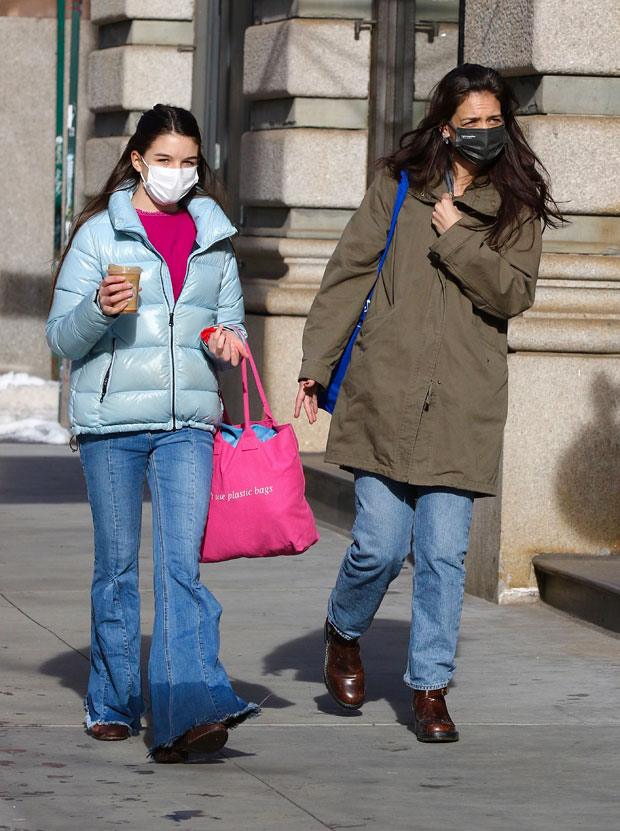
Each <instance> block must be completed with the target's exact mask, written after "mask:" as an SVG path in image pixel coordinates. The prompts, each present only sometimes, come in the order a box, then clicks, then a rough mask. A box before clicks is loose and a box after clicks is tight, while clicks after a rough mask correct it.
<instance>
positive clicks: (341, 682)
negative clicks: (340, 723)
mask: <svg viewBox="0 0 620 831" xmlns="http://www.w3.org/2000/svg"><path fill="white" fill-rule="evenodd" d="M325 644H326V646H325V664H324V667H323V678H324V679H325V686H326V687H327V689H328V691H329V693H330V695H331V697H332V698H333V699H334V701H335V702H336V703H337V704H340V706H341V707H344V708H345V709H347V710H357V709H358V708H359V707H361V706H362V704H363V702H364V696H365V695H366V682H365V680H364V667H363V665H362V659H361V657H360V647H359V643H358V639H357V638H355V640H347V639H346V638H343V637H341V636H340V635H339V634H338V632H336V630H335V629H334V627H333V626H332V625H331V623H330V622H329V621H328V620H326V621H325Z"/></svg>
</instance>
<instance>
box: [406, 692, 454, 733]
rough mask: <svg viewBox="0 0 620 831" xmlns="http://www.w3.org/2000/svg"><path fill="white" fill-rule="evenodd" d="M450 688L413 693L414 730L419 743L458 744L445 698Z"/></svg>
mask: <svg viewBox="0 0 620 831" xmlns="http://www.w3.org/2000/svg"><path fill="white" fill-rule="evenodd" d="M446 695H448V688H447V687H442V689H440V690H414V691H413V729H414V731H415V734H416V736H417V737H418V741H419V742H458V740H459V734H458V732H457V729H456V727H455V726H454V722H453V721H452V719H451V718H450V714H449V713H448V708H447V707H446V701H445V696H446Z"/></svg>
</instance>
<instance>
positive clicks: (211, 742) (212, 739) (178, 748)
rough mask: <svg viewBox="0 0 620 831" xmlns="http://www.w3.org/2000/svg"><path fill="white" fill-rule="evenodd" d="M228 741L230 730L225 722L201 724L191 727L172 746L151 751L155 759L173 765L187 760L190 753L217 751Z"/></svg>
mask: <svg viewBox="0 0 620 831" xmlns="http://www.w3.org/2000/svg"><path fill="white" fill-rule="evenodd" d="M227 741H228V730H227V729H226V727H225V726H224V725H223V724H220V723H219V722H216V723H214V724H199V725H198V726H197V727H191V728H190V729H189V730H187V731H186V732H185V733H183V735H182V736H179V738H178V739H177V740H176V741H175V742H174V744H173V745H172V746H171V747H157V748H155V750H153V751H152V752H151V756H152V757H153V759H154V761H156V762H159V763H160V764H166V765H171V764H175V763H177V762H185V761H187V759H188V758H189V754H190V753H217V751H218V750H221V749H222V748H223V747H224V745H225V744H226V742H227Z"/></svg>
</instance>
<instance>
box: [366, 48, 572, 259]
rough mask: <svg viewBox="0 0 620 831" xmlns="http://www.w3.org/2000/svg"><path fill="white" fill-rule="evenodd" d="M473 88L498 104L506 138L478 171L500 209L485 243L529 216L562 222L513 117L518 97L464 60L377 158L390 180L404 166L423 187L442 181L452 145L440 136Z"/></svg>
mask: <svg viewBox="0 0 620 831" xmlns="http://www.w3.org/2000/svg"><path fill="white" fill-rule="evenodd" d="M473 92H489V93H491V95H494V96H495V97H496V98H497V99H498V101H499V103H500V106H501V110H502V116H503V119H504V125H505V127H506V134H507V140H506V145H505V147H504V150H503V152H502V153H500V155H499V156H498V158H497V159H496V160H495V161H494V162H492V163H491V164H490V165H488V166H486V167H485V168H484V169H483V173H484V174H485V176H488V179H489V180H490V181H491V183H492V184H493V185H494V186H495V188H496V189H497V192H498V193H499V196H500V198H501V207H500V209H499V212H498V214H497V216H496V217H494V218H493V219H492V220H490V221H489V222H488V224H487V225H486V226H484V227H485V228H486V230H487V242H488V244H489V245H490V246H491V247H492V248H495V249H497V248H501V247H502V246H503V245H505V244H506V243H507V242H508V241H509V240H510V238H511V237H512V236H513V234H516V235H517V236H518V234H519V231H520V228H521V226H522V225H523V224H524V222H525V221H526V220H527V219H528V218H530V217H531V216H532V215H534V216H535V217H537V218H539V219H541V220H542V222H543V225H544V228H546V227H547V226H551V227H552V228H556V227H557V226H558V225H559V224H561V223H563V222H565V221H566V220H564V218H563V217H562V214H561V213H560V210H559V208H558V205H557V204H556V202H555V200H554V199H553V198H552V197H551V194H550V189H549V175H548V173H547V171H546V170H545V168H544V166H543V165H542V163H541V162H540V160H539V159H538V157H537V156H536V154H535V153H534V152H533V150H532V149H531V148H530V146H529V145H528V143H527V141H526V140H525V137H524V135H523V132H522V131H521V128H520V127H519V124H518V122H517V120H516V118H515V111H516V109H517V106H518V102H517V99H516V97H515V95H514V93H513V91H512V89H511V88H510V85H509V84H508V82H507V81H506V80H505V79H504V78H502V76H501V75H500V74H499V72H497V71H496V70H494V69H491V68H489V67H486V66H480V65H479V64H471V63H465V64H462V65H461V66H457V67H456V68H455V69H453V70H452V71H451V72H448V74H447V75H445V76H444V77H443V78H442V79H441V81H440V82H439V83H438V84H437V86H436V87H435V88H434V90H433V92H432V95H431V100H430V104H429V109H428V113H427V115H426V116H425V117H424V118H423V119H422V121H421V122H420V124H419V125H418V127H417V128H416V129H415V130H411V131H410V132H407V133H405V134H404V135H403V136H401V139H400V142H399V148H398V150H396V151H395V152H394V153H392V155H390V156H386V157H385V158H384V159H381V160H380V162H379V164H380V165H382V166H384V167H386V168H387V169H388V170H389V171H390V173H391V174H392V176H394V178H395V179H397V180H398V179H400V174H401V171H402V170H406V171H407V174H408V176H409V181H410V182H411V184H412V185H413V186H414V187H416V188H417V189H419V190H421V191H424V190H428V189H431V188H433V187H435V186H437V185H438V184H439V183H440V182H442V181H443V179H444V177H445V174H446V172H447V171H448V170H450V168H451V164H452V162H451V149H450V146H449V145H446V144H445V143H444V141H443V138H442V135H441V132H440V130H441V128H442V127H443V126H444V125H445V124H447V123H448V122H449V121H450V120H451V119H452V117H453V115H454V113H455V112H456V109H457V107H458V106H459V104H461V103H462V102H463V101H464V100H465V98H467V96H468V95H470V94H471V93H473Z"/></svg>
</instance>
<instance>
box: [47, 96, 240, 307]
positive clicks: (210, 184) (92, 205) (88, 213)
mask: <svg viewBox="0 0 620 831" xmlns="http://www.w3.org/2000/svg"><path fill="white" fill-rule="evenodd" d="M166 133H177V134H178V135H180V136H188V137H189V138H193V139H194V140H195V141H196V144H197V145H198V181H197V182H196V184H195V185H194V187H193V188H192V189H191V190H190V192H189V193H188V194H187V196H185V197H184V200H183V201H186V200H187V201H189V200H190V199H192V198H193V197H196V196H209V197H211V199H214V200H215V201H216V202H217V204H218V205H219V206H220V207H221V208H222V209H224V206H223V204H222V198H221V195H220V194H221V190H220V186H219V183H218V180H217V178H216V176H215V173H214V172H213V171H212V170H211V168H210V167H209V165H208V164H207V160H206V159H205V157H204V154H203V152H202V136H201V135H200V128H199V127H198V123H197V121H196V119H195V118H194V116H193V115H192V114H191V113H190V112H189V110H184V109H183V108H182V107H173V106H171V105H169V104H156V105H155V106H154V107H153V109H151V110H147V111H146V112H145V113H144V114H143V115H142V116H141V118H140V120H139V121H138V126H137V127H136V132H135V133H134V134H133V136H132V137H131V138H130V139H129V141H128V142H127V146H126V147H125V149H124V150H123V154H122V155H121V157H120V159H119V160H118V162H117V163H116V167H115V168H114V170H113V171H112V173H110V176H109V177H108V181H107V182H106V183H105V185H104V186H103V188H102V190H101V191H100V192H99V193H98V194H97V195H96V196H93V198H92V199H91V200H90V201H89V202H87V204H86V205H85V207H84V210H83V211H82V212H81V213H80V214H79V215H78V216H77V218H76V219H75V222H74V224H73V228H72V230H71V235H70V237H69V240H68V242H67V244H66V246H65V249H64V251H63V252H62V256H61V257H60V259H59V261H58V265H57V267H56V269H55V275H54V284H53V286H52V296H53V295H54V288H55V287H56V281H57V280H58V275H59V273H60V269H61V268H62V264H63V263H64V261H65V257H66V256H67V252H68V250H69V249H70V248H71V243H72V242H73V240H74V238H75V235H76V234H77V232H78V231H79V230H80V228H81V227H82V225H84V223H85V222H87V221H88V220H89V219H90V218H91V217H93V216H95V214H98V213H101V211H105V210H106V209H107V207H108V203H109V201H110V197H111V196H112V194H113V193H114V191H117V190H131V191H133V190H135V189H136V187H137V185H138V183H139V181H140V174H139V173H138V171H137V170H136V169H135V168H134V166H133V165H132V163H131V154H132V152H133V151H134V150H136V151H137V152H138V153H139V154H140V155H141V156H144V154H145V153H146V151H147V150H148V149H149V147H150V146H151V145H152V144H153V142H154V141H155V139H156V138H157V137H158V136H161V135H164V134H166Z"/></svg>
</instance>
